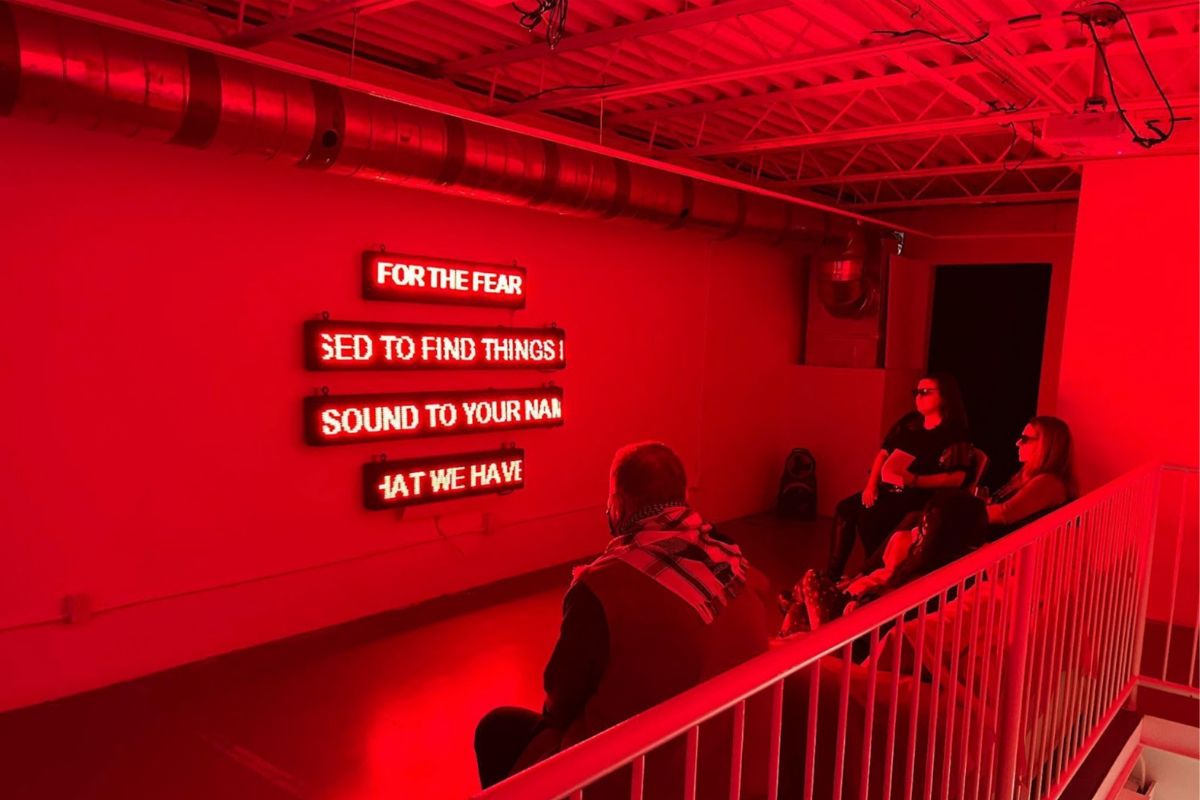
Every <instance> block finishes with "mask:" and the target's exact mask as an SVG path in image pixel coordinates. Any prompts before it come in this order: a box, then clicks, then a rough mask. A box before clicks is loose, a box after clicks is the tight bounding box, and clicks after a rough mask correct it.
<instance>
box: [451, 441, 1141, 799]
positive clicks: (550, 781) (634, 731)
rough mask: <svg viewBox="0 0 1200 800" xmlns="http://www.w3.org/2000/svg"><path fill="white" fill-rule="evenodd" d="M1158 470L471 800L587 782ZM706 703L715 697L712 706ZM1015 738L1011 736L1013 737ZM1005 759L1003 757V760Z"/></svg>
mask: <svg viewBox="0 0 1200 800" xmlns="http://www.w3.org/2000/svg"><path fill="white" fill-rule="evenodd" d="M1159 469H1161V466H1160V465H1158V464H1146V465H1144V466H1142V467H1139V468H1137V469H1135V470H1132V471H1130V472H1128V473H1126V474H1124V475H1122V476H1120V477H1118V478H1116V479H1114V480H1112V481H1110V482H1109V483H1107V484H1105V485H1103V486H1102V487H1100V488H1098V489H1096V490H1094V491H1092V492H1089V493H1088V494H1087V495H1085V496H1083V497H1080V498H1078V499H1076V500H1075V501H1073V502H1071V503H1069V504H1067V505H1065V506H1063V507H1061V508H1059V509H1057V510H1055V511H1053V512H1051V513H1049V514H1047V515H1046V516H1044V517H1042V518H1040V519H1038V520H1036V521H1034V522H1032V523H1030V524H1029V525H1026V526H1024V527H1022V528H1021V529H1019V530H1017V531H1015V532H1013V533H1011V534H1009V535H1007V536H1005V537H1004V538H1002V539H1000V540H999V541H996V542H993V543H990V544H987V545H984V546H983V547H981V548H979V549H978V550H976V551H974V552H972V553H969V554H968V555H966V556H964V557H963V558H961V559H959V560H957V561H955V562H954V563H952V564H949V565H947V566H945V567H942V568H940V569H938V570H936V571H934V572H931V573H929V574H927V575H923V576H921V577H919V578H917V579H916V580H914V581H912V582H910V583H908V584H906V585H904V586H902V587H900V588H898V589H896V590H895V591H892V592H890V593H889V594H887V595H885V596H884V597H882V598H880V599H878V600H876V601H874V602H871V603H869V604H867V605H865V606H863V607H862V608H860V609H857V610H856V611H855V612H854V613H853V614H850V615H847V616H845V617H842V618H839V619H836V620H834V621H832V622H830V623H828V624H826V625H822V626H821V627H819V628H818V629H817V630H816V631H813V632H812V633H811V634H809V635H806V636H803V637H798V638H797V639H795V640H792V641H789V642H786V643H784V644H782V645H781V646H779V647H777V648H775V649H773V650H771V651H770V652H768V653H765V654H763V655H761V656H758V657H757V658H754V659H752V660H751V661H748V662H746V663H744V664H741V665H739V666H737V667H735V668H733V669H731V670H729V671H727V672H724V673H722V674H721V675H718V676H716V677H715V678H713V679H711V680H709V681H707V682H705V683H703V684H701V685H699V686H696V687H693V688H692V689H689V690H688V691H686V692H684V693H682V694H680V695H678V696H676V697H674V698H672V699H670V700H667V701H665V702H663V703H661V704H659V705H658V706H655V707H654V708H651V709H648V710H646V711H644V712H642V713H641V714H638V715H637V716H635V717H632V718H631V719H628V720H626V721H624V722H622V723H620V724H618V725H616V726H614V727H612V728H610V729H608V730H606V731H604V732H602V733H599V734H597V735H596V736H593V737H591V738H589V739H587V740H585V741H583V742H580V743H578V744H576V745H574V746H573V747H571V748H569V749H567V750H564V751H562V752H560V753H557V754H555V755H554V756H552V757H550V758H548V759H546V760H544V761H542V762H540V763H538V764H535V765H534V766H532V767H530V768H529V769H526V770H524V771H522V772H520V773H518V774H516V775H514V776H512V777H510V778H508V779H507V780H505V781H503V782H502V783H499V784H497V785H495V786H493V787H491V788H489V789H487V790H485V791H483V792H481V793H480V794H477V795H475V797H476V798H477V800H499V798H522V800H526V799H530V800H531V799H532V798H543V797H544V798H557V797H564V796H568V795H571V794H572V793H574V792H578V791H579V790H580V789H582V788H583V787H585V786H587V785H589V784H592V783H594V782H595V781H596V780H598V779H599V778H602V777H604V776H605V775H608V774H610V773H612V772H615V771H616V770H618V769H620V768H621V767H624V766H625V765H627V764H629V763H630V762H632V761H634V760H635V759H637V758H638V757H639V756H642V755H644V754H646V753H648V752H649V751H651V750H654V749H655V748H657V747H659V746H660V745H663V744H665V743H667V742H668V741H670V740H672V739H674V738H675V737H677V736H679V735H680V734H681V733H683V732H684V731H686V730H688V729H689V728H692V727H694V726H697V725H699V724H701V723H703V722H706V721H708V720H710V719H712V718H713V717H715V716H717V715H719V714H721V713H722V712H724V711H727V710H728V709H730V708H731V707H733V706H735V705H737V704H738V703H740V702H742V701H743V700H746V699H747V698H749V697H750V696H752V695H755V694H757V693H758V692H761V691H763V690H764V689H766V688H768V687H770V686H771V685H773V684H776V683H778V682H779V681H782V680H783V679H785V678H787V677H788V676H790V675H792V674H794V673H796V672H797V671H799V670H801V669H803V668H804V667H806V666H808V665H810V664H812V663H813V662H815V661H817V660H818V659H820V658H823V657H824V656H827V655H829V654H831V653H833V652H834V651H835V650H838V649H839V648H842V647H844V646H846V645H847V644H849V643H850V642H853V641H854V640H856V639H857V638H859V637H860V636H862V635H863V634H865V633H868V632H870V631H871V630H873V629H875V628H878V627H879V626H880V625H883V624H884V623H886V622H888V621H890V620H894V619H896V618H897V616H898V615H901V614H904V613H906V612H907V611H908V610H911V609H912V608H915V607H917V606H920V605H922V604H924V603H925V602H927V601H928V600H930V599H932V598H933V597H935V596H938V595H940V594H941V593H942V592H944V591H947V590H949V589H951V588H953V587H955V586H957V585H958V584H959V583H960V582H962V581H965V580H967V579H969V578H972V577H973V576H975V575H977V574H979V573H980V572H981V571H983V570H985V569H986V568H988V567H991V566H993V565H995V564H997V563H998V562H1000V561H1002V560H1003V559H1005V558H1007V557H1009V556H1013V555H1015V554H1018V553H1020V552H1021V551H1022V550H1023V549H1024V548H1027V547H1029V546H1030V545H1032V544H1035V543H1037V542H1038V541H1039V540H1040V539H1042V538H1043V537H1046V536H1048V535H1049V534H1051V533H1052V532H1053V531H1055V530H1056V529H1058V528H1059V526H1061V525H1063V524H1065V523H1067V522H1070V521H1072V520H1075V519H1077V518H1079V517H1080V516H1081V515H1082V514H1083V512H1084V511H1085V510H1087V509H1090V508H1093V507H1095V506H1097V505H1099V504H1100V503H1102V502H1104V501H1105V500H1106V499H1108V498H1110V497H1113V496H1115V495H1116V494H1117V493H1118V492H1120V491H1121V490H1122V489H1125V488H1127V487H1129V486H1132V485H1135V484H1136V483H1137V482H1138V481H1139V480H1142V479H1144V478H1145V477H1147V475H1148V474H1149V473H1151V472H1156V471H1157V470H1159ZM714 698H719V699H717V700H716V702H714ZM1014 735H1015V734H1014ZM1008 755H1011V754H1008Z"/></svg>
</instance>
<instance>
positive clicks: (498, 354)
mask: <svg viewBox="0 0 1200 800" xmlns="http://www.w3.org/2000/svg"><path fill="white" fill-rule="evenodd" d="M565 338H566V337H565V335H564V334H563V331H562V330H560V329H558V328H501V327H473V326H462V325H409V324H395V325H393V324H390V323H379V322H334V321H329V320H322V321H311V322H306V323H305V324H304V353H305V355H304V357H305V362H306V364H307V366H308V368H309V369H315V370H364V369H413V370H417V369H562V368H563V367H565V366H566V364H567V362H566V354H565V349H564V340H565Z"/></svg>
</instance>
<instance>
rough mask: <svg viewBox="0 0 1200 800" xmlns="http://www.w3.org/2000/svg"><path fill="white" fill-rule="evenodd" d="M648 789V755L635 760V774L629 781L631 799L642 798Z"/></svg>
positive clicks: (637, 799)
mask: <svg viewBox="0 0 1200 800" xmlns="http://www.w3.org/2000/svg"><path fill="white" fill-rule="evenodd" d="M645 791H646V756H645V754H644V753H643V754H642V755H640V756H638V757H637V758H635V759H634V760H633V776H632V778H631V779H630V781H629V800H642V796H643V795H644V794H645Z"/></svg>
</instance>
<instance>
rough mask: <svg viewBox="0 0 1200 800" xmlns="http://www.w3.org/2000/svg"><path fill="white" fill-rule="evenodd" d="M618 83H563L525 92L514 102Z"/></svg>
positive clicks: (609, 87) (609, 86)
mask: <svg viewBox="0 0 1200 800" xmlns="http://www.w3.org/2000/svg"><path fill="white" fill-rule="evenodd" d="M620 85H621V84H619V83H564V84H563V85H562V86H551V87H550V88H549V89H542V90H541V91H540V92H534V93H533V94H527V95H525V96H524V97H522V98H521V99H520V100H518V101H516V102H524V101H525V100H533V99H534V98H535V97H541V96H542V95H544V94H550V93H551V92H563V91H568V90H572V89H579V90H583V89H611V88H612V87H614V86H620Z"/></svg>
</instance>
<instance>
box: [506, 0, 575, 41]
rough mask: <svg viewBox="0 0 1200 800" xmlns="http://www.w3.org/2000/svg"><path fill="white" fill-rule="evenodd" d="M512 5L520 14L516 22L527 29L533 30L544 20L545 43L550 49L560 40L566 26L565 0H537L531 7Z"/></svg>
mask: <svg viewBox="0 0 1200 800" xmlns="http://www.w3.org/2000/svg"><path fill="white" fill-rule="evenodd" d="M512 7H513V8H514V9H516V10H517V13H519V14H520V15H521V18H520V19H518V20H517V24H518V25H520V26H521V27H522V28H524V29H525V30H527V31H533V29H534V28H536V27H537V26H538V25H539V24H541V23H542V21H543V19H544V20H545V22H546V44H548V45H550V49H551V50H553V49H554V48H555V47H557V46H558V43H559V42H560V41H562V37H563V33H565V32H566V28H567V0H537V5H536V6H535V7H533V8H531V9H524V8H521V7H520V6H519V5H517V4H516V3H513V4H512Z"/></svg>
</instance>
